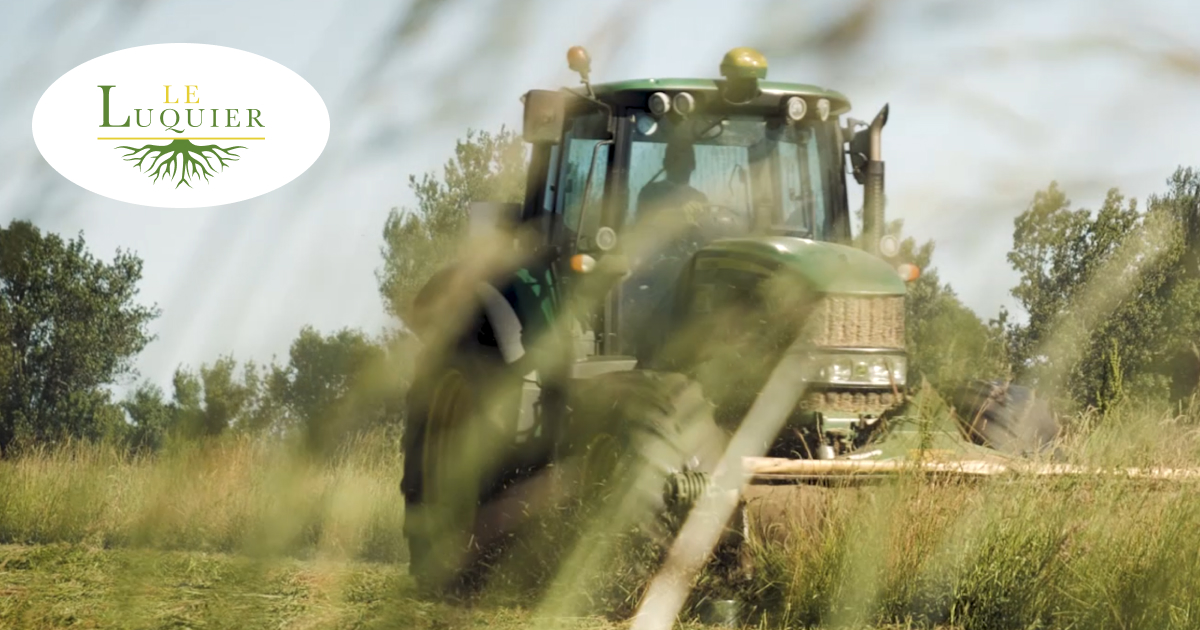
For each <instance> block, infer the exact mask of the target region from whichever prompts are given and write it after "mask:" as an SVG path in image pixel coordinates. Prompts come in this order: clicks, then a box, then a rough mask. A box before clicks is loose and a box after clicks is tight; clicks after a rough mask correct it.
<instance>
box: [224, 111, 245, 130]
mask: <svg viewBox="0 0 1200 630" xmlns="http://www.w3.org/2000/svg"><path fill="white" fill-rule="evenodd" d="M237 112H238V110H236V109H227V110H225V126H226V127H241V126H242V123H238V124H236V125H235V124H233V121H235V120H237Z"/></svg>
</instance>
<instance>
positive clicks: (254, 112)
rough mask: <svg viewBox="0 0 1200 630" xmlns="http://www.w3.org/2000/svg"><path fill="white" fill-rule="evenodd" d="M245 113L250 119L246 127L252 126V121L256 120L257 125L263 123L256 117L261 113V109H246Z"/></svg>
mask: <svg viewBox="0 0 1200 630" xmlns="http://www.w3.org/2000/svg"><path fill="white" fill-rule="evenodd" d="M246 113H247V114H248V118H249V119H250V122H249V123H248V124H247V125H246V126H247V127H253V126H254V123H256V122H257V123H258V126H259V127H262V126H263V124H262V123H261V122H259V120H258V117H259V116H261V115H262V112H261V111H259V110H257V109H247V110H246Z"/></svg>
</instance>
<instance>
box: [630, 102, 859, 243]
mask: <svg viewBox="0 0 1200 630" xmlns="http://www.w3.org/2000/svg"><path fill="white" fill-rule="evenodd" d="M633 127H634V128H635V132H634V134H633V142H632V146H631V148H630V160H629V178H628V185H629V204H628V206H627V207H628V212H627V215H626V219H625V223H626V226H627V227H629V226H635V225H637V224H638V223H640V222H641V221H643V220H645V219H646V218H648V217H649V216H650V215H652V214H653V213H655V212H658V211H660V210H675V211H678V210H680V209H682V208H683V207H684V206H688V205H689V204H690V205H692V206H693V207H695V206H696V205H700V206H705V207H706V208H707V209H708V211H709V212H708V214H709V215H714V214H715V215H716V216H718V217H721V219H722V221H723V223H724V224H725V225H727V226H728V229H729V231H731V232H735V233H736V232H737V231H742V232H746V231H749V230H750V229H752V228H753V227H758V226H764V227H765V226H767V225H786V226H788V227H789V228H791V229H793V230H795V231H796V232H798V233H800V234H802V235H804V236H808V237H810V238H815V239H827V238H828V237H829V234H828V232H829V230H830V224H831V221H830V220H829V217H830V213H831V209H832V207H831V206H832V201H833V195H832V194H831V190H830V188H831V180H832V178H834V177H836V175H837V174H838V169H839V167H840V164H839V160H838V156H837V152H836V148H835V147H834V144H835V140H834V138H833V137H832V136H831V135H830V134H828V133H822V131H827V130H824V129H822V127H820V126H806V125H788V124H785V123H784V122H783V121H782V120H769V119H763V118H762V117H736V116H710V117H705V116H699V117H694V118H690V119H686V120H683V121H678V122H676V121H673V120H671V119H670V118H663V119H661V120H655V119H653V118H651V117H649V116H646V115H644V114H643V115H640V116H637V117H635V124H634V125H633ZM730 235H735V234H730Z"/></svg>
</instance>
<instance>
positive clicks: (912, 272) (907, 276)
mask: <svg viewBox="0 0 1200 630" xmlns="http://www.w3.org/2000/svg"><path fill="white" fill-rule="evenodd" d="M896 273H898V274H900V277H901V278H902V279H903V280H904V281H905V282H912V281H913V280H916V279H917V278H920V277H921V268H920V267H918V266H916V265H914V264H912V263H904V264H903V265H900V266H898V267H896Z"/></svg>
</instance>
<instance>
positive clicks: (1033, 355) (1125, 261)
mask: <svg viewBox="0 0 1200 630" xmlns="http://www.w3.org/2000/svg"><path fill="white" fill-rule="evenodd" d="M1169 184H1170V186H1171V188H1170V190H1169V192H1168V193H1167V194H1166V195H1163V196H1154V197H1151V198H1150V200H1149V203H1148V204H1147V209H1146V211H1145V212H1141V211H1139V210H1138V207H1137V204H1136V202H1135V201H1134V200H1127V199H1125V198H1124V197H1123V196H1122V195H1121V194H1120V192H1119V191H1117V190H1116V189H1113V190H1110V191H1109V192H1108V195H1107V196H1106V198H1105V200H1104V203H1103V204H1102V205H1101V207H1100V209H1099V210H1098V211H1096V212H1094V213H1093V212H1090V211H1088V210H1085V209H1080V210H1074V209H1072V208H1071V205H1070V201H1069V200H1068V199H1067V198H1066V195H1065V194H1064V193H1063V191H1062V190H1060V189H1059V187H1058V185H1057V184H1055V183H1052V184H1051V185H1050V187H1049V188H1047V190H1045V191H1041V192H1038V193H1037V194H1036V195H1035V196H1034V199H1033V201H1032V203H1031V204H1030V206H1029V207H1028V208H1027V209H1026V211H1025V212H1023V213H1022V214H1021V215H1020V216H1018V217H1017V219H1016V221H1015V230H1014V234H1013V250H1012V252H1010V254H1009V262H1010V263H1011V264H1012V265H1013V268H1014V269H1016V270H1017V271H1018V272H1019V273H1020V274H1021V280H1020V282H1019V283H1018V285H1017V286H1016V287H1015V288H1014V289H1013V291H1012V293H1013V296H1014V297H1016V298H1017V300H1018V301H1019V302H1020V303H1021V306H1022V308H1023V309H1024V310H1025V312H1026V313H1027V315H1028V319H1027V321H1026V322H1023V323H1020V324H1013V325H1011V326H1010V328H1009V341H1010V345H1011V349H1012V355H1013V357H1014V362H1015V367H1016V369H1017V370H1018V372H1019V373H1021V374H1024V375H1026V376H1028V377H1029V378H1031V379H1032V380H1036V381H1039V382H1043V383H1045V384H1047V385H1049V386H1050V387H1052V388H1055V389H1057V391H1058V394H1059V397H1060V398H1065V399H1070V400H1072V401H1074V402H1075V403H1077V404H1079V405H1083V406H1094V407H1098V408H1102V409H1103V408H1106V407H1108V406H1109V405H1111V404H1113V403H1116V402H1118V401H1120V400H1122V399H1124V398H1125V397H1126V396H1127V395H1128V394H1129V393H1130V392H1137V393H1138V394H1139V395H1140V396H1144V397H1149V398H1161V397H1165V396H1166V395H1167V394H1168V393H1169V392H1170V391H1171V390H1172V389H1174V390H1175V392H1176V394H1177V395H1180V394H1181V393H1182V392H1185V391H1190V390H1192V389H1194V388H1195V378H1194V377H1193V378H1192V379H1191V382H1190V383H1184V384H1183V385H1180V384H1179V383H1178V380H1179V379H1178V378H1176V375H1174V374H1172V372H1173V371H1175V370H1176V368H1177V364H1178V362H1179V361H1180V360H1182V361H1183V362H1184V363H1187V362H1188V360H1189V355H1190V357H1191V359H1190V362H1191V364H1192V366H1193V371H1196V373H1197V374H1200V368H1197V366H1200V352H1196V351H1193V349H1192V345H1191V343H1192V342H1191V340H1193V339H1194V338H1195V337H1193V336H1191V335H1193V334H1195V333H1197V332H1200V299H1198V297H1200V284H1198V279H1197V276H1198V275H1200V274H1198V273H1197V265H1196V260H1197V257H1196V254H1195V252H1196V251H1197V248H1196V243H1197V240H1198V239H1197V234H1198V233H1200V229H1198V228H1197V225H1198V223H1200V221H1198V219H1197V199H1200V195H1198V194H1197V191H1198V190H1200V178H1198V176H1197V174H1196V173H1195V172H1194V171H1192V170H1190V169H1180V170H1178V171H1177V172H1176V173H1175V174H1174V176H1173V177H1172V178H1171V179H1170V180H1169ZM1193 376H1194V375H1193ZM1172 380H1175V381H1176V383H1174V384H1175V385H1176V386H1175V387H1174V388H1172V384H1173V383H1172ZM1185 380H1186V379H1185Z"/></svg>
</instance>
